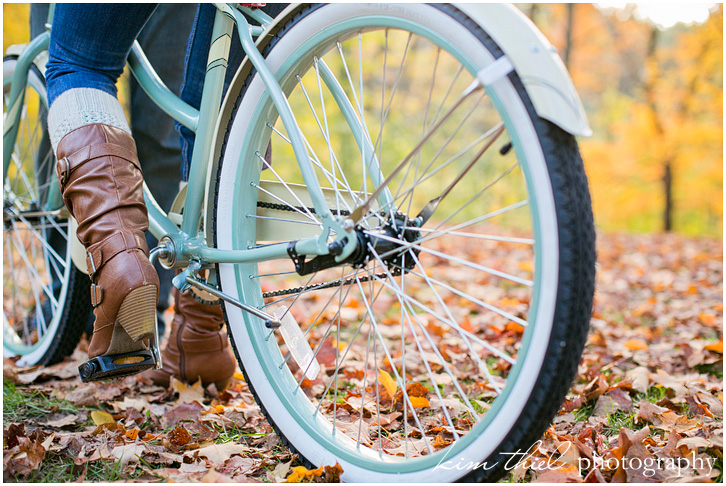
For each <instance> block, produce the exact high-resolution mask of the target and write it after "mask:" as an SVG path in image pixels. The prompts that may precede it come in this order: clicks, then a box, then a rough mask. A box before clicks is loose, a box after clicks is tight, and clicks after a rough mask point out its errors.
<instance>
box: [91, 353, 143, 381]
mask: <svg viewBox="0 0 726 486" xmlns="http://www.w3.org/2000/svg"><path fill="white" fill-rule="evenodd" d="M155 367H156V355H155V353H154V352H153V350H150V349H144V350H141V351H132V352H130V353H123V354H113V355H109V356H97V357H95V358H93V359H89V360H88V361H86V362H85V363H83V364H82V365H81V366H79V367H78V373H79V374H80V375H81V381H82V382H83V383H88V382H89V381H97V380H103V379H106V378H121V377H124V376H129V375H133V374H136V373H141V372H142V371H145V370H148V369H152V368H155Z"/></svg>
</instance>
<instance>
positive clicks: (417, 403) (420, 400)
mask: <svg viewBox="0 0 726 486" xmlns="http://www.w3.org/2000/svg"><path fill="white" fill-rule="evenodd" d="M409 399H410V400H411V405H412V406H413V407H414V408H423V407H429V406H430V405H429V401H428V400H427V399H426V397H409Z"/></svg>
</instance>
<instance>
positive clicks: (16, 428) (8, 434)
mask: <svg viewBox="0 0 726 486" xmlns="http://www.w3.org/2000/svg"><path fill="white" fill-rule="evenodd" d="M18 437H25V424H10V425H8V428H7V429H5V430H4V431H3V439H5V444H6V446H7V448H8V449H12V448H13V447H15V446H16V445H18V444H19V443H20V442H18Z"/></svg>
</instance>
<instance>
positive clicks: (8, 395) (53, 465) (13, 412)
mask: <svg viewBox="0 0 726 486" xmlns="http://www.w3.org/2000/svg"><path fill="white" fill-rule="evenodd" d="M87 410H88V409H86V408H85V407H84V408H79V407H74V406H73V405H71V404H70V403H68V402H66V401H65V400H61V399H58V398H53V397H51V396H48V395H47V394H46V393H44V392H42V391H40V390H33V389H29V388H25V387H22V386H18V385H16V384H15V383H13V382H11V381H9V380H7V379H3V425H5V426H7V425H9V424H11V423H13V424H25V426H26V428H25V430H26V433H30V432H32V430H33V428H34V424H36V423H38V422H45V421H46V420H47V417H48V415H50V414H53V413H59V412H61V413H66V414H73V413H76V414H81V412H83V411H87ZM92 423H93V422H92V421H91V419H90V418H89V419H87V420H86V421H85V422H83V423H80V424H77V425H76V428H77V430H81V429H83V428H85V427H86V426H88V425H92ZM74 459H75V454H74V453H71V452H70V451H68V450H66V451H64V452H48V453H46V455H45V458H44V459H43V462H42V463H41V465H40V467H39V468H38V469H36V470H35V471H33V472H32V473H31V474H30V475H29V476H25V477H22V478H20V477H17V478H9V479H10V480H11V481H22V482H31V483H61V482H62V483H66V482H69V481H74V480H77V479H79V478H81V477H82V476H83V475H84V472H85V476H84V481H90V482H104V483H107V482H112V481H119V480H124V481H126V480H133V479H136V478H138V477H140V476H141V475H142V474H143V473H144V471H143V470H141V469H139V468H136V469H133V470H131V471H122V470H121V465H120V463H118V462H113V461H94V462H89V463H87V464H86V465H82V466H77V465H75V464H74V462H73V461H74Z"/></svg>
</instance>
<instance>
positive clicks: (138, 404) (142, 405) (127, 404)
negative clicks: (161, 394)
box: [113, 396, 151, 412]
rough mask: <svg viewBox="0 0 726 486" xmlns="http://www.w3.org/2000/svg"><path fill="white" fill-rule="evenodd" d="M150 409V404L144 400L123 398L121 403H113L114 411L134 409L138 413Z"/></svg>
mask: <svg viewBox="0 0 726 486" xmlns="http://www.w3.org/2000/svg"><path fill="white" fill-rule="evenodd" d="M150 407H151V404H150V403H149V402H148V401H147V400H146V399H145V398H130V397H128V396H126V397H124V399H123V401H122V402H118V401H117V402H113V408H114V410H127V409H129V408H134V409H136V410H138V411H140V412H143V411H144V410H147V409H149V408H150Z"/></svg>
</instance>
